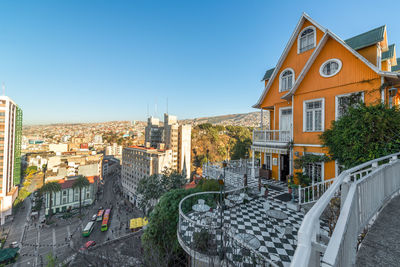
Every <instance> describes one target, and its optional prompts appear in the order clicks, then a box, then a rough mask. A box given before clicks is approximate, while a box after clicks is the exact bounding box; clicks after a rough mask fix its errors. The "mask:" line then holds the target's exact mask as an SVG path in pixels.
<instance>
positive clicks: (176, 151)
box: [145, 114, 192, 178]
mask: <svg viewBox="0 0 400 267" xmlns="http://www.w3.org/2000/svg"><path fill="white" fill-rule="evenodd" d="M145 134H146V135H145V142H146V144H147V143H149V144H150V146H151V147H154V148H155V147H157V146H158V145H159V144H165V148H166V149H170V150H172V167H171V169H172V170H175V171H177V172H179V173H182V172H185V175H186V177H187V178H190V172H191V170H190V154H191V139H192V127H191V125H179V123H178V120H177V117H176V116H172V115H169V114H164V125H163V126H161V124H160V122H159V120H158V119H157V118H153V117H150V118H148V120H147V126H146V129H145Z"/></svg>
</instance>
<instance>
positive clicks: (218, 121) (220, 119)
mask: <svg viewBox="0 0 400 267" xmlns="http://www.w3.org/2000/svg"><path fill="white" fill-rule="evenodd" d="M267 114H268V113H267V112H265V113H264V123H265V124H268V118H267V117H268V116H267ZM179 122H180V123H182V124H192V125H193V126H196V125H199V124H204V123H211V124H213V125H223V126H227V125H232V126H246V127H258V126H259V125H260V112H250V113H242V114H229V115H221V116H214V117H202V118H195V119H187V120H181V121H179Z"/></svg>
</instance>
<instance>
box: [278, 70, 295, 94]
mask: <svg viewBox="0 0 400 267" xmlns="http://www.w3.org/2000/svg"><path fill="white" fill-rule="evenodd" d="M293 82H294V71H293V70H292V69H285V70H284V71H282V72H281V75H280V83H279V91H280V92H284V91H288V90H290V89H291V88H292V86H293Z"/></svg>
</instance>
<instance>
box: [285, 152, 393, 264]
mask: <svg viewBox="0 0 400 267" xmlns="http://www.w3.org/2000/svg"><path fill="white" fill-rule="evenodd" d="M399 155H400V153H396V154H392V155H389V156H385V157H382V158H379V159H376V160H372V161H369V162H366V163H364V164H361V165H359V166H356V167H354V168H351V169H349V170H346V171H344V172H343V173H341V174H340V175H339V176H338V177H337V178H335V179H334V181H333V182H331V181H330V180H328V181H325V182H328V183H330V184H329V185H327V183H324V184H325V185H324V186H325V193H324V194H322V195H321V196H320V198H319V199H318V201H316V203H315V204H314V206H313V207H312V208H311V209H310V210H309V211H308V213H307V214H306V215H305V217H304V219H303V222H302V224H301V227H300V229H299V231H298V238H297V240H298V242H297V249H296V252H295V254H294V257H293V260H292V263H291V266H292V267H298V266H300V267H302V266H304V267H306V266H307V267H308V266H310V267H314V266H324V267H328V266H352V265H354V264H355V259H356V255H357V240H358V236H359V235H360V234H361V232H362V231H363V229H364V228H365V227H366V226H367V225H368V224H370V222H371V220H372V219H373V218H376V216H377V214H378V212H379V210H380V209H381V208H382V207H383V206H384V205H385V204H386V203H387V202H389V201H390V199H391V198H392V197H393V196H394V195H396V194H398V193H399V192H400V177H399V176H400V160H398V159H397V157H398V156H399ZM321 185H322V183H319V184H318V186H321ZM314 186H315V185H314ZM321 188H322V187H321ZM307 190H313V188H308V189H304V188H302V189H300V191H301V192H302V193H301V194H303V196H304V195H305V194H307V192H309V191H307ZM314 191H315V189H314ZM301 194H300V195H301ZM313 194H314V192H312V193H311V195H313ZM338 196H340V199H341V207H340V208H341V209H340V215H339V218H338V220H337V222H336V226H335V228H334V231H333V234H332V236H331V237H329V236H325V235H324V231H323V230H322V229H321V226H320V220H321V216H322V214H323V213H324V211H325V210H326V208H327V206H328V205H329V204H330V202H331V200H332V199H333V198H335V197H338ZM323 239H326V240H327V241H326V242H325V244H324V243H322V241H321V240H323ZM321 255H322V257H321Z"/></svg>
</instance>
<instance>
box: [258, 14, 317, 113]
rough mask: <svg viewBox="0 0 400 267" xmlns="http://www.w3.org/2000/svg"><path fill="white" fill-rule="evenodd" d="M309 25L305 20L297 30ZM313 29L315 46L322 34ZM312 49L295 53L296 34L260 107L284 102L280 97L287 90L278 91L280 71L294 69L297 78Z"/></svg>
mask: <svg viewBox="0 0 400 267" xmlns="http://www.w3.org/2000/svg"><path fill="white" fill-rule="evenodd" d="M311 25H313V24H312V23H311V22H309V21H305V22H304V24H303V26H302V27H301V30H300V31H299V32H301V31H302V30H303V29H304V28H305V27H308V26H311ZM315 29H316V40H317V42H316V46H317V45H318V43H319V41H320V40H321V38H322V36H323V32H322V31H321V30H319V29H318V28H317V27H315ZM314 49H315V48H313V49H310V50H308V51H305V52H303V53H300V54H297V36H296V41H295V42H293V45H292V47H291V48H290V49H289V52H288V54H287V56H286V58H285V60H284V61H283V63H282V66H281V68H280V69H279V72H278V73H277V75H276V77H275V79H274V80H273V81H272V84H271V87H270V88H269V91H268V93H267V95H266V96H265V97H264V100H263V102H262V104H261V107H270V106H274V105H275V104H277V103H281V102H285V100H283V99H281V97H282V96H283V95H284V94H286V93H287V91H285V92H279V75H280V73H281V72H282V71H283V70H285V69H287V68H292V69H293V70H294V75H295V79H297V77H298V76H299V75H300V72H301V70H302V69H303V67H304V65H305V64H306V62H307V60H308V58H309V57H310V56H311V54H312V52H313V51H314Z"/></svg>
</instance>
